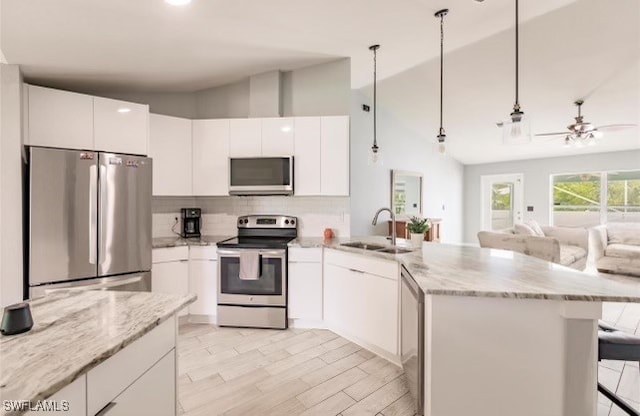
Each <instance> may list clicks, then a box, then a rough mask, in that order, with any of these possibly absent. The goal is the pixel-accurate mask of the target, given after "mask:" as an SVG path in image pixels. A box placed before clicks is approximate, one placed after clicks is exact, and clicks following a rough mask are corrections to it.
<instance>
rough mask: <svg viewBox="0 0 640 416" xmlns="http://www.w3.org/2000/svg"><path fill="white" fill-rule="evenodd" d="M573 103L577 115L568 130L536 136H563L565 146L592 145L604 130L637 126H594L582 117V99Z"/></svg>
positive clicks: (609, 130) (634, 125) (611, 130)
mask: <svg viewBox="0 0 640 416" xmlns="http://www.w3.org/2000/svg"><path fill="white" fill-rule="evenodd" d="M574 104H575V105H576V106H578V116H577V117H576V118H575V119H576V121H575V123H572V124H570V125H568V126H567V129H568V131H565V132H558V133H541V134H536V137H550V138H555V137H563V136H564V145H565V146H571V145H575V146H577V147H583V146H593V145H594V144H596V139H599V138H601V137H602V136H603V133H604V132H613V131H619V130H625V129H629V128H633V127H636V126H637V125H636V124H608V125H604V126H599V127H596V126H594V125H593V124H591V123H589V122H587V121H584V117H583V116H582V104H584V100H577V101H576V102H574Z"/></svg>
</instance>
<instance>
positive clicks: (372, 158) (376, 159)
mask: <svg viewBox="0 0 640 416" xmlns="http://www.w3.org/2000/svg"><path fill="white" fill-rule="evenodd" d="M367 165H369V166H382V165H384V154H383V153H382V151H381V150H380V149H379V148H375V149H374V148H371V150H370V151H369V157H368V159H367Z"/></svg>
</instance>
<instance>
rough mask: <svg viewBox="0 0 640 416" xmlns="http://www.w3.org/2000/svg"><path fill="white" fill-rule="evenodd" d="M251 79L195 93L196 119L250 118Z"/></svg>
mask: <svg viewBox="0 0 640 416" xmlns="http://www.w3.org/2000/svg"><path fill="white" fill-rule="evenodd" d="M249 95H250V85H249V78H247V79H244V80H242V81H240V82H236V83H233V84H228V85H222V86H220V87H215V88H209V89H206V90H202V91H197V92H196V93H195V97H196V108H197V112H196V118H198V119H208V118H241V117H248V116H249Z"/></svg>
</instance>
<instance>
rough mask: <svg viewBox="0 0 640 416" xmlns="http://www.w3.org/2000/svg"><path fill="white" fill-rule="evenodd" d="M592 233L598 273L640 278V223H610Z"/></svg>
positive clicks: (592, 230)
mask: <svg viewBox="0 0 640 416" xmlns="http://www.w3.org/2000/svg"><path fill="white" fill-rule="evenodd" d="M591 232H592V237H593V242H594V248H593V249H594V252H595V260H596V265H597V267H598V271H600V272H605V273H615V274H626V275H631V276H638V277H640V223H628V222H627V223H624V222H610V223H608V224H605V225H600V226H598V227H594V228H592V229H591Z"/></svg>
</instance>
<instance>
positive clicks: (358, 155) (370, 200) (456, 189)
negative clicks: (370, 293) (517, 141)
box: [351, 75, 463, 243]
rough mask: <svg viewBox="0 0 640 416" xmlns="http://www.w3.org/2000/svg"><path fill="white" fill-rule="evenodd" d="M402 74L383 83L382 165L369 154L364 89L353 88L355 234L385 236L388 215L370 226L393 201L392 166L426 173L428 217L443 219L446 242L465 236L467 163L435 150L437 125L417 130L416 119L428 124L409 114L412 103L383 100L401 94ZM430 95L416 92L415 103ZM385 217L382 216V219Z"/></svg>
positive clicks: (380, 117)
mask: <svg viewBox="0 0 640 416" xmlns="http://www.w3.org/2000/svg"><path fill="white" fill-rule="evenodd" d="M401 79H402V75H400V78H399V79H390V80H388V81H387V80H385V82H383V83H381V84H379V90H378V92H379V95H378V98H379V101H378V103H379V106H378V145H379V146H380V148H381V151H382V152H383V154H384V165H383V166H382V167H375V166H368V165H367V156H368V154H369V151H370V149H371V144H372V141H373V115H372V113H366V112H363V111H362V109H361V107H362V104H363V103H366V104H371V99H370V98H369V96H367V95H365V94H364V91H362V90H354V91H353V92H352V102H351V235H353V236H361V235H369V234H380V235H386V234H387V232H388V228H387V227H388V226H387V223H386V219H387V217H386V215H387V214H383V215H385V216H384V221H382V223H379V225H378V226H377V227H373V226H372V225H371V221H372V219H373V215H374V214H375V212H376V210H377V209H378V208H380V207H390V206H391V205H390V204H391V170H392V169H401V170H408V171H416V172H421V173H422V174H423V175H424V189H423V193H424V197H423V198H424V199H423V202H424V213H423V214H424V216H425V217H430V218H442V219H443V220H444V222H443V241H444V242H450V243H456V242H461V241H462V181H463V166H462V164H460V163H459V162H457V161H456V160H454V159H451V158H450V157H448V156H442V155H440V154H438V153H437V152H436V149H435V146H434V141H435V133H434V132H435V131H436V130H437V128H435V127H433V126H432V128H430V129H415V128H413V125H412V123H413V122H415V123H418V124H421V123H426V124H430V123H427V122H426V120H424V118H423V117H424V116H422V115H417V116H416V118H417V119H413V120H412V121H411V122H410V121H408V120H407V118H409V119H411V118H412V115H411V114H408V113H407V111H406V110H407V109H410V108H411V106H410V105H409V106H407V107H403V106H400V105H394V104H393V103H392V101H391V100H389V101H387V102H388V103H389V104H391V106H390V107H389V106H386V105H383V104H380V103H381V102H385V101H384V99H385V97H390V96H392V95H393V94H396V93H398V92H399V91H400V90H401V88H399V81H401ZM426 98H427V97H426V96H423V97H419V96H413V97H409V98H408V100H409V101H408V103H415V102H417V101H420V100H421V99H426ZM380 219H381V220H383V218H382V217H381V218H380Z"/></svg>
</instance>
